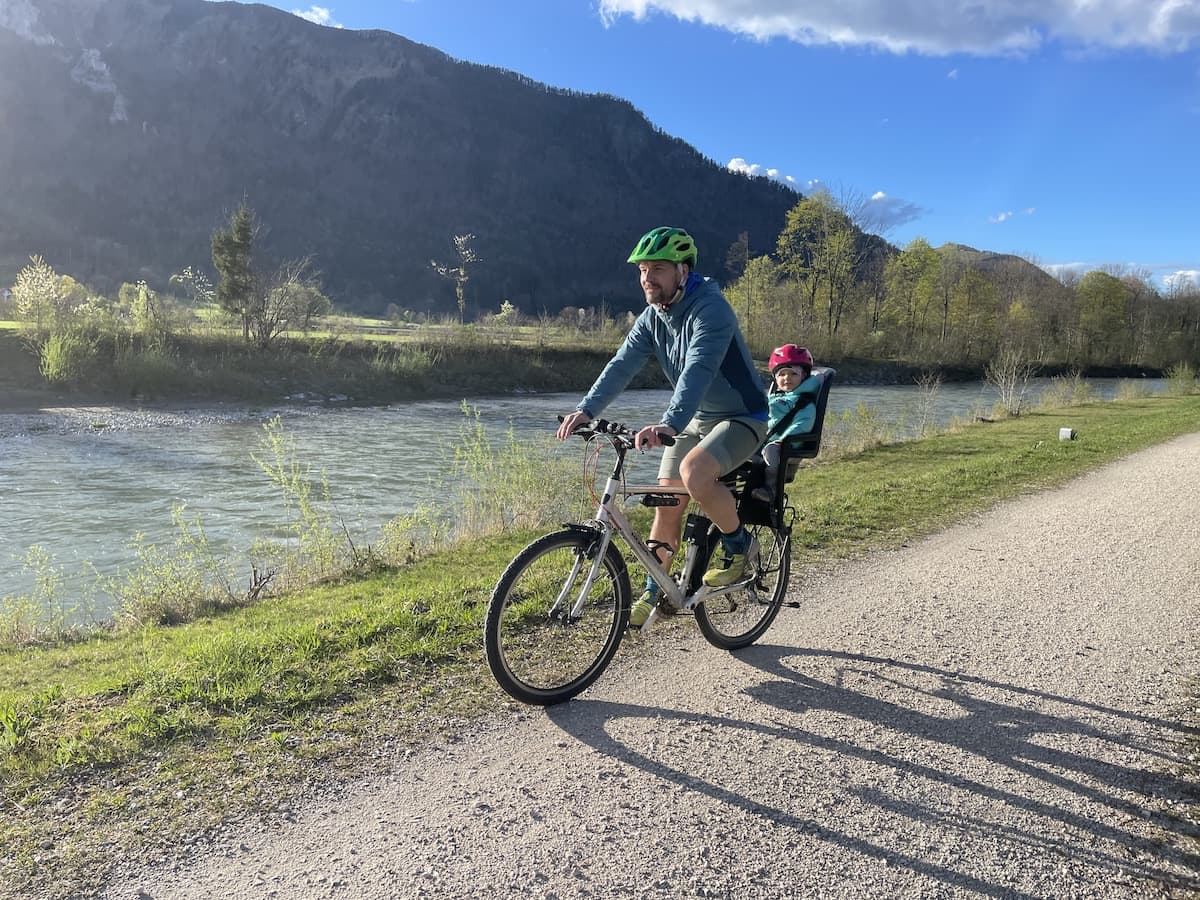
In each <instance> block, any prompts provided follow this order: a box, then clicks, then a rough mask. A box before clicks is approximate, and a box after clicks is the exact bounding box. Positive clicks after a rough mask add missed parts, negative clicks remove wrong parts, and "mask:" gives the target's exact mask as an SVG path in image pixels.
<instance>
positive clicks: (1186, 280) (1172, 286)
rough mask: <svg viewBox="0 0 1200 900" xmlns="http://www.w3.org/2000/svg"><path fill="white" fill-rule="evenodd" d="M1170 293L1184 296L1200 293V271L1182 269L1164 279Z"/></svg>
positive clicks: (1164, 284)
mask: <svg viewBox="0 0 1200 900" xmlns="http://www.w3.org/2000/svg"><path fill="white" fill-rule="evenodd" d="M1163 287H1165V288H1166V289H1167V292H1168V293H1172V294H1182V293H1190V292H1192V291H1200V269H1180V270H1179V271H1178V272H1172V273H1171V274H1170V275H1166V276H1164V277H1163Z"/></svg>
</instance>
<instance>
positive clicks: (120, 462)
mask: <svg viewBox="0 0 1200 900" xmlns="http://www.w3.org/2000/svg"><path fill="white" fill-rule="evenodd" d="M1091 384H1092V387H1093V390H1094V391H1095V393H1096V394H1097V395H1098V396H1100V397H1105V398H1110V397H1112V396H1113V395H1114V394H1115V392H1116V385H1117V382H1116V380H1115V379H1092V380H1091ZM1149 384H1150V386H1151V387H1152V388H1153V389H1155V390H1158V389H1161V386H1162V383H1161V382H1150V383H1149ZM1038 387H1040V386H1035V391H1036V390H1037V388H1038ZM667 397H668V393H667V392H666V391H630V392H627V393H626V394H625V395H623V396H622V397H621V398H620V399H619V400H618V401H617V403H616V404H614V405H613V406H612V407H611V408H610V409H608V410H606V412H605V416H606V418H610V419H616V420H619V421H625V422H627V423H629V424H637V425H641V424H646V423H648V422H652V421H657V419H658V417H659V415H660V414H661V411H662V409H663V408H664V407H665V405H666V400H667ZM578 399H579V395H578V394H575V393H572V394H536V395H535V394H522V395H507V396H502V397H481V398H478V399H469V400H468V401H467V403H468V404H469V405H470V406H472V407H474V408H475V409H476V410H477V411H478V415H479V421H480V422H481V423H482V424H483V425H484V426H485V428H486V429H487V430H488V434H489V436H491V437H492V438H493V439H502V438H504V437H505V436H506V435H507V432H508V429H509V427H510V426H511V428H512V429H514V431H515V432H516V433H517V435H518V437H520V436H523V435H530V436H538V435H541V436H544V435H547V434H549V433H550V432H552V431H553V428H554V426H555V420H554V416H555V414H557V413H564V412H567V411H569V410H570V409H572V408H573V407H574V405H575V403H576V402H578ZM995 399H996V396H995V392H994V391H993V390H992V389H991V388H989V387H987V386H985V385H981V384H979V383H971V384H946V385H943V386H942V387H941V389H940V390H939V392H938V394H937V396H936V405H935V408H934V418H935V419H936V420H937V421H938V422H939V423H945V422H948V421H950V420H951V419H953V418H955V417H964V416H970V415H971V414H972V413H973V411H975V410H979V409H984V410H990V409H991V407H992V405H993V403H994V402H995ZM920 402H921V394H920V392H919V391H918V389H917V388H915V387H903V386H887V387H869V386H854V385H850V386H846V385H836V386H835V387H834V389H833V391H832V392H831V394H830V400H829V413H828V415H829V416H837V415H839V414H841V413H842V412H844V411H846V410H853V409H854V408H855V407H856V406H857V405H858V404H859V403H864V404H867V405H869V406H870V407H873V408H874V410H875V411H876V412H877V413H878V415H879V416H880V418H882V419H883V420H885V421H888V422H893V423H900V425H899V428H900V430H901V431H903V430H904V429H905V428H911V427H912V426H913V424H914V423H915V421H916V419H917V418H918V416H919V413H918V408H919V406H920ZM276 414H278V415H280V416H281V417H282V418H283V424H284V428H285V429H286V433H287V434H288V435H289V436H290V438H291V439H293V440H294V442H295V458H296V459H297V460H298V461H299V462H300V463H301V464H303V465H305V466H307V467H309V468H310V470H311V472H312V473H314V474H315V475H317V476H319V475H320V473H322V472H323V473H325V475H326V476H327V478H328V483H329V486H330V492H331V497H332V501H333V504H334V510H333V512H334V516H335V519H337V520H340V521H342V522H344V523H345V524H346V526H347V528H348V530H349V532H350V534H351V535H352V536H353V538H354V540H355V541H356V542H357V543H366V542H369V541H372V540H374V539H375V538H376V536H377V533H378V529H379V527H380V526H381V525H382V524H383V523H384V522H386V521H388V520H389V519H390V518H392V517H393V516H395V515H397V514H399V513H403V512H409V511H412V510H413V509H414V508H416V507H417V506H418V505H420V504H437V503H439V502H443V501H444V497H445V494H446V484H445V478H444V476H443V473H444V472H445V471H446V465H447V460H448V458H449V457H450V456H452V454H453V449H454V445H455V443H456V442H457V441H458V440H459V438H460V436H461V432H462V429H463V427H464V426H465V425H466V424H467V423H468V419H467V418H466V417H465V416H464V414H463V412H462V404H461V403H460V402H455V401H428V402H418V403H405V404H401V405H396V406H388V407H378V408H343V409H318V408H314V409H294V408H292V409H282V410H278V411H271V410H243V409H237V410H228V409H218V410H212V409H206V410H188V411H170V412H164V411H136V410H124V409H117V408H100V409H86V410H77V409H67V410H58V411H50V410H46V411H42V412H39V413H34V414H29V413H25V414H15V413H9V414H3V413H0V597H4V596H17V595H22V594H25V595H28V594H31V593H32V592H33V590H34V584H35V573H34V572H33V571H31V570H29V568H28V567H27V566H26V565H25V560H26V557H27V555H28V552H29V549H30V548H31V547H34V546H37V547H41V548H43V549H44V550H45V551H46V552H47V553H48V554H49V556H50V558H51V560H52V564H53V566H54V567H55V568H57V569H59V570H61V571H62V572H63V574H64V576H65V581H64V583H65V585H66V588H67V589H68V590H69V591H73V592H80V591H83V590H84V587H83V586H84V585H85V584H86V583H88V582H94V580H95V573H99V574H101V575H105V576H113V575H116V574H118V573H119V572H121V571H122V570H125V569H128V568H129V567H130V566H131V565H132V564H133V563H134V562H135V560H136V553H135V551H134V549H133V548H132V543H133V541H134V539H135V536H137V535H139V534H140V535H144V536H145V538H146V540H147V541H149V542H150V543H158V544H160V545H162V546H164V547H166V546H170V545H171V544H172V542H173V540H174V533H175V529H174V525H173V522H172V510H173V508H174V507H175V506H176V505H178V504H183V505H184V508H185V511H186V513H185V514H186V516H187V517H188V518H195V517H198V518H199V520H200V521H201V522H202V523H203V525H204V528H205V531H206V533H207V535H208V537H209V539H210V541H211V543H212V544H213V545H214V547H215V548H216V549H217V550H218V552H219V553H220V554H222V555H227V556H229V557H231V558H238V557H239V555H242V554H245V553H246V552H247V551H248V549H249V547H250V545H251V544H252V543H253V542H254V541H255V540H256V539H263V538H266V539H280V538H283V537H285V536H286V529H285V528H284V525H283V523H285V522H286V521H288V515H287V512H286V510H285V507H284V498H283V496H282V492H281V491H280V490H279V488H277V487H275V486H274V485H272V484H271V482H270V481H269V479H268V478H267V476H266V475H265V474H264V473H263V471H262V470H261V469H260V467H259V466H258V464H257V463H256V462H255V461H254V459H253V458H252V454H254V453H258V454H260V455H261V454H262V451H263V439H264V432H263V425H264V423H266V422H267V421H268V420H269V419H270V418H271V417H272V416H274V415H276ZM570 443H571V444H574V443H575V442H570ZM562 452H564V453H566V452H575V453H578V447H574V446H564V447H563V450H562ZM656 465H657V460H656V459H655V460H650V459H649V458H647V460H646V461H645V462H644V463H643V464H642V467H641V468H642V469H644V471H646V472H648V473H650V474H651V476H652V474H653V471H654V467H655V466H656ZM106 602H107V601H106V599H105V598H104V596H103V595H101V596H99V597H97V605H98V608H97V609H96V610H95V613H96V614H97V615H100V616H103V615H104V614H105V613H107V611H108V610H107V609H106V606H105V604H106Z"/></svg>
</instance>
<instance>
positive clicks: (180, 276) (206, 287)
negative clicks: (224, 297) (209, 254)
mask: <svg viewBox="0 0 1200 900" xmlns="http://www.w3.org/2000/svg"><path fill="white" fill-rule="evenodd" d="M170 280H171V283H172V284H178V285H179V286H180V287H182V288H183V290H184V292H185V293H186V294H187V297H188V300H190V301H191V302H192V305H193V306H201V305H203V304H206V303H212V302H213V301H214V300H215V299H216V291H215V290H213V286H212V282H211V281H209V280H208V276H207V275H205V274H204V273H203V272H201V271H200V270H199V269H193V268H192V267H191V266H187V267H186V268H185V269H184V270H183V271H181V272H176V273H175V274H173V275H172V276H171V279H170Z"/></svg>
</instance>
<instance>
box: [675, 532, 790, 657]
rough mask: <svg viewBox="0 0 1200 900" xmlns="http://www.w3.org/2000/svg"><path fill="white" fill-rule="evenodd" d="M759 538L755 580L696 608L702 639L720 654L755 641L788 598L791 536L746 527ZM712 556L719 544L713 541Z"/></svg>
mask: <svg viewBox="0 0 1200 900" xmlns="http://www.w3.org/2000/svg"><path fill="white" fill-rule="evenodd" d="M746 529H747V530H748V531H749V532H750V533H751V534H753V535H754V536H755V537H756V538H758V568H757V570H756V571H757V575H756V577H755V579H754V580H753V581H752V582H750V583H749V584H748V585H746V586H745V587H743V588H739V589H738V590H736V591H730V592H729V593H727V594H721V595H719V596H717V597H713V598H712V599H711V600H705V601H704V602H703V603H701V604H700V605H699V606H697V607H696V611H695V612H696V624H697V625H698V626H700V631H701V633H702V634H703V635H704V637H705V639H706V640H707V641H708V642H709V643H710V644H712V645H713V646H715V647H720V648H722V649H723V650H738V649H740V648H742V647H748V646H750V645H751V644H753V643H754V642H755V641H757V640H758V639H759V638H760V637H762V636H763V634H764V633H766V630H767V629H768V628H770V627H771V623H772V622H774V621H775V616H777V615H778V614H779V609H780V607H781V606H783V599H784V597H785V596H786V595H787V587H788V577H789V576H790V575H791V571H792V536H791V533H790V532H789V531H787V530H785V529H782V528H771V527H770V526H768V525H747V526H746ZM711 543H712V546H713V550H714V552H715V551H716V550H717V549H718V548H719V547H720V542H719V541H716V540H714V541H712V542H711Z"/></svg>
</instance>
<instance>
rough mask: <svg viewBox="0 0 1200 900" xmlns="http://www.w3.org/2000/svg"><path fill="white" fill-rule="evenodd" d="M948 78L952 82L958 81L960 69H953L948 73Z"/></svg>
mask: <svg viewBox="0 0 1200 900" xmlns="http://www.w3.org/2000/svg"><path fill="white" fill-rule="evenodd" d="M946 77H947V78H949V79H950V80H951V81H955V80H957V79H958V69H951V70H950V71H949V72H947V73H946Z"/></svg>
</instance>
